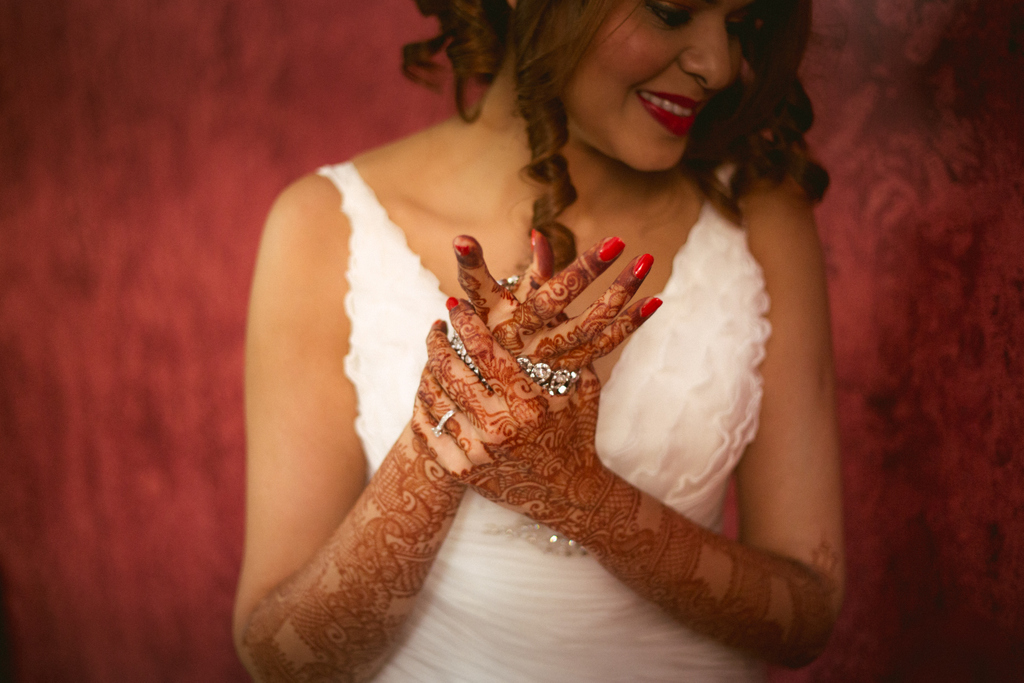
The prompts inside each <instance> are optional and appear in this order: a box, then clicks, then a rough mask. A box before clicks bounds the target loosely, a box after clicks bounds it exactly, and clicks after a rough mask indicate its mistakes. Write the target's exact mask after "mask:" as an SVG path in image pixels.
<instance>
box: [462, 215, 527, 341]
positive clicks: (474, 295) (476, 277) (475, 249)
mask: <svg viewBox="0 0 1024 683" xmlns="http://www.w3.org/2000/svg"><path fill="white" fill-rule="evenodd" d="M452 246H453V247H454V248H455V259H456V261H457V262H458V267H459V285H461V286H462V291H464V292H465V293H466V297H467V298H468V299H469V301H470V303H472V304H473V308H475V309H476V312H477V313H478V314H479V315H480V317H481V318H483V320H484V322H486V321H487V319H488V317H489V316H490V314H491V312H492V311H494V310H495V309H496V308H497V307H499V306H501V305H502V304H504V305H507V306H514V305H515V304H516V298H515V296H514V295H513V294H512V292H510V291H508V290H507V289H505V288H504V287H502V286H501V285H499V284H498V283H497V281H496V280H495V279H494V277H493V276H492V275H491V273H490V271H489V270H488V269H487V263H486V262H485V261H484V252H483V249H481V248H480V244H479V243H478V242H477V241H476V240H475V239H473V238H472V237H470V236H469V235H459V236H458V237H456V238H455V240H454V241H453V242H452Z"/></svg>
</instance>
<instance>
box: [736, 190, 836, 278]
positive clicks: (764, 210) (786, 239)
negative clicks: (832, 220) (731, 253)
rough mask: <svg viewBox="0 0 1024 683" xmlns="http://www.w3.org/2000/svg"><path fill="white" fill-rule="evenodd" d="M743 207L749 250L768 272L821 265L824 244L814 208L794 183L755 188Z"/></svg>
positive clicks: (743, 203) (748, 195) (746, 196)
mask: <svg viewBox="0 0 1024 683" xmlns="http://www.w3.org/2000/svg"><path fill="white" fill-rule="evenodd" d="M740 206H741V208H742V210H743V217H744V222H745V224H746V228H747V239H748V241H749V244H750V250H751V252H752V253H753V254H754V257H755V258H757V260H758V261H760V262H761V265H762V267H764V268H765V270H766V271H771V272H774V271H777V270H792V269H793V268H794V267H796V268H800V267H801V266H802V267H807V268H812V267H813V266H815V265H817V264H820V262H821V243H820V241H819V239H818V230H817V226H816V224H815V222H814V214H813V212H812V209H811V204H810V202H808V201H807V198H806V196H805V195H804V193H803V191H802V190H801V189H800V188H799V187H798V186H797V185H796V184H795V183H791V182H784V183H782V184H780V185H777V186H772V187H760V188H755V189H754V190H752V191H751V192H749V193H748V194H747V195H745V196H744V197H743V198H742V199H741V200H740Z"/></svg>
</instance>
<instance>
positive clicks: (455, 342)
mask: <svg viewBox="0 0 1024 683" xmlns="http://www.w3.org/2000/svg"><path fill="white" fill-rule="evenodd" d="M448 343H449V344H451V345H452V349H454V350H455V353H456V354H458V356H459V358H461V359H462V362H463V363H465V364H466V366H467V367H468V368H469V369H470V370H472V371H473V374H474V375H476V378H477V379H478V380H480V382H481V383H482V384H483V385H484V388H485V389H487V391H491V390H492V389H491V385H490V384H488V383H487V380H485V379H484V376H483V373H481V372H480V368H478V367H477V366H476V363H474V362H473V359H472V358H471V357H470V355H469V352H468V351H467V350H466V345H465V344H463V343H462V337H460V336H459V335H458V333H457V332H454V331H453V332H452V338H451V339H449V340H448Z"/></svg>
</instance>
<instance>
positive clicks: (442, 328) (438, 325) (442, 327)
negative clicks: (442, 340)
mask: <svg viewBox="0 0 1024 683" xmlns="http://www.w3.org/2000/svg"><path fill="white" fill-rule="evenodd" d="M432 327H433V328H434V329H435V330H437V331H438V332H447V331H448V324H447V323H445V321H443V320H441V319H440V318H438V319H437V320H435V321H434V324H433V325H432Z"/></svg>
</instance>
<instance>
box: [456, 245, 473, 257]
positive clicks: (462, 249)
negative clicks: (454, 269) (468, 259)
mask: <svg viewBox="0 0 1024 683" xmlns="http://www.w3.org/2000/svg"><path fill="white" fill-rule="evenodd" d="M455 251H457V252H459V254H460V255H462V256H469V252H471V251H473V247H470V246H468V245H465V244H456V245H455Z"/></svg>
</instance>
